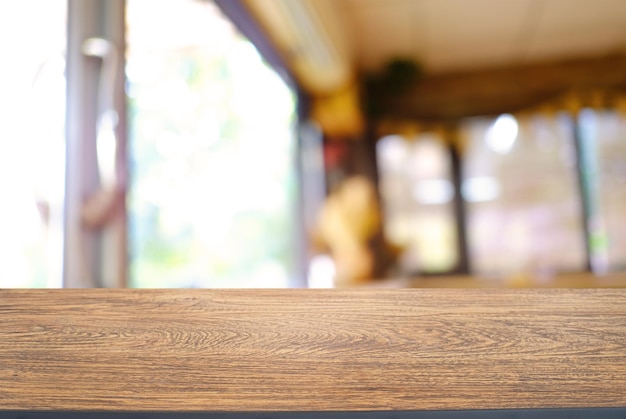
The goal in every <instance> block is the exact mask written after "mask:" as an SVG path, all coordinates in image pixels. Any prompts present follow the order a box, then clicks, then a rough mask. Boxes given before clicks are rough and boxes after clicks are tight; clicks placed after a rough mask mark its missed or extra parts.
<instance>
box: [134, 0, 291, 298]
mask: <svg viewBox="0 0 626 419" xmlns="http://www.w3.org/2000/svg"><path fill="white" fill-rule="evenodd" d="M127 4H128V6H127V7H128V8H127V27H128V52H127V57H128V58H127V59H128V61H127V77H128V95H129V97H130V112H131V115H132V118H131V138H130V155H131V159H132V164H131V166H132V169H131V170H132V182H133V183H132V190H131V193H130V199H129V205H130V220H131V230H130V240H131V243H132V262H131V284H130V285H131V286H135V287H146V286H148V287H205V286H206V287H244V286H247V287H285V286H288V285H289V284H290V278H291V276H292V274H293V260H294V254H293V252H294V250H293V249H294V248H295V246H293V243H292V240H293V238H294V236H293V234H292V231H293V229H292V223H293V211H294V207H295V205H294V199H295V198H294V197H295V184H294V183H295V176H294V165H293V161H294V159H293V155H292V154H293V147H294V143H293V135H292V118H293V114H294V97H293V94H292V92H291V91H290V89H289V88H288V87H287V86H286V85H285V83H284V82H283V80H282V79H281V78H280V77H279V76H278V75H277V74H276V73H275V72H274V71H273V70H272V69H270V68H269V67H268V66H267V65H266V64H265V63H264V61H263V59H262V58H261V56H260V55H259V53H258V52H257V50H256V49H255V47H254V46H253V45H252V44H251V43H250V42H249V41H248V40H246V39H244V38H243V37H242V36H241V35H240V34H239V33H237V31H236V30H235V28H234V27H233V25H232V24H231V23H230V22H229V21H228V20H227V19H225V18H224V16H222V15H221V14H220V12H219V10H218V9H217V7H216V6H215V5H214V4H213V3H212V2H209V1H197V0H128V3H127Z"/></svg>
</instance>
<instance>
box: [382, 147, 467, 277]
mask: <svg viewBox="0 0 626 419" xmlns="http://www.w3.org/2000/svg"><path fill="white" fill-rule="evenodd" d="M377 160H378V165H379V174H380V191H381V195H382V200H383V208H384V230H385V235H386V238H387V240H389V241H390V242H391V243H393V244H395V245H397V246H399V247H401V248H403V249H404V252H403V256H402V257H401V260H400V264H401V269H402V271H404V272H408V273H415V272H423V273H440V272H447V271H450V270H452V269H454V267H455V266H456V264H457V259H458V255H457V245H456V240H457V238H456V231H455V220H454V209H453V199H454V194H455V191H454V186H453V184H452V180H451V167H450V164H451V163H450V154H449V153H448V150H447V149H446V146H445V145H444V144H443V142H442V141H441V140H440V139H439V138H438V137H437V136H435V135H421V136H418V137H417V138H415V139H412V140H407V139H405V138H404V137H401V136H396V135H394V136H388V137H383V138H381V139H380V140H379V141H378V144H377Z"/></svg>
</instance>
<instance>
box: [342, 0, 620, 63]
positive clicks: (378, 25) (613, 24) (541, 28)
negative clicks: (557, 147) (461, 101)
mask: <svg viewBox="0 0 626 419" xmlns="http://www.w3.org/2000/svg"><path fill="white" fill-rule="evenodd" d="M338 2H339V0H338ZM338 6H340V9H341V12H342V13H343V14H344V18H345V20H346V23H347V28H348V35H349V37H350V39H352V42H353V44H354V45H353V46H354V49H355V56H356V57H355V59H356V61H357V64H358V66H359V67H361V68H365V69H374V68H377V67H380V66H381V65H382V64H383V63H384V62H385V61H387V60H388V59H390V58H393V57H397V56H402V57H412V58H415V59H417V60H419V61H420V62H421V63H422V64H423V65H424V67H425V69H426V70H427V71H429V72H443V71H451V70H461V69H476V68H485V67H494V66H504V65H514V64H521V63H527V62H534V61H542V60H547V59H558V58H574V57H583V56H593V55H601V54H606V53H611V52H617V51H625V52H626V0H340V3H339V4H338Z"/></svg>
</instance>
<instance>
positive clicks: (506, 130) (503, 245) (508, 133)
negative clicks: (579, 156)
mask: <svg viewBox="0 0 626 419" xmlns="http://www.w3.org/2000/svg"><path fill="white" fill-rule="evenodd" d="M462 135H463V137H464V140H465V144H466V150H465V152H464V156H463V158H464V173H463V175H464V180H463V187H462V193H463V196H464V198H465V200H466V202H467V204H466V207H467V221H468V222H467V225H468V247H469V252H470V260H471V264H472V270H473V272H474V273H476V274H479V275H483V276H490V275H505V276H510V275H539V276H542V275H544V276H550V275H552V274H554V273H556V272H564V271H565V272H567V271H582V270H584V269H585V264H586V255H585V246H584V244H585V241H584V234H583V231H584V230H583V225H584V221H583V218H582V201H581V199H580V188H579V184H578V178H577V174H576V170H577V169H576V167H577V166H576V153H575V142H574V132H573V123H572V119H571V118H570V117H569V116H567V115H559V116H556V117H543V116H533V117H525V118H519V120H518V119H516V118H515V117H513V116H511V115H503V116H501V117H499V118H496V119H472V120H468V121H466V122H465V124H464V125H463V128H462Z"/></svg>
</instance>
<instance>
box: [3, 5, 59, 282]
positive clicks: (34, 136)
mask: <svg viewBox="0 0 626 419" xmlns="http://www.w3.org/2000/svg"><path fill="white" fill-rule="evenodd" d="M66 16H67V1H66V0H22V1H4V2H0V52H1V53H2V65H1V66H0V92H1V94H0V120H1V121H2V124H1V127H0V196H1V197H2V205H1V206H0V255H2V256H1V263H0V288H2V287H59V286H61V283H62V260H63V253H62V252H63V250H62V247H63V246H62V244H63V240H62V234H63V195H64V173H65V170H64V167H65V133H64V130H65V76H64V71H65V48H66V43H67V30H66Z"/></svg>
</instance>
